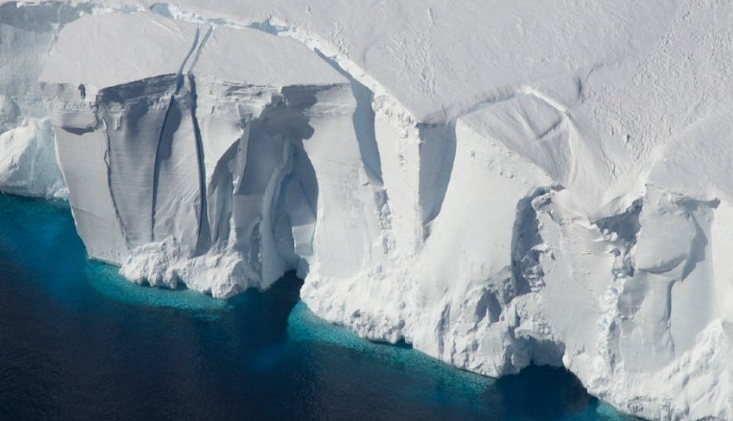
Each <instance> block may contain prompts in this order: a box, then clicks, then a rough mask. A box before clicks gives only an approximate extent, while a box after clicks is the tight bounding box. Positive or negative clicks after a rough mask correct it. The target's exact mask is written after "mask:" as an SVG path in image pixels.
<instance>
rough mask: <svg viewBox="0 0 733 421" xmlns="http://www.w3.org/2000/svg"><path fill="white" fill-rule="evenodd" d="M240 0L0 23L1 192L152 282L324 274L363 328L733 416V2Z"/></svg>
mask: <svg viewBox="0 0 733 421" xmlns="http://www.w3.org/2000/svg"><path fill="white" fill-rule="evenodd" d="M237 3H238V2H236V1H234V0H232V1H224V2H201V1H194V0H183V1H181V2H178V3H176V5H172V4H167V3H150V2H148V1H144V0H129V1H128V0H109V1H107V2H104V3H94V4H83V3H63V2H47V3H40V4H35V3H34V4H23V3H14V2H5V3H3V4H2V5H0V31H2V32H0V34H2V35H3V37H2V39H12V40H13V42H7V41H6V42H3V43H0V48H2V51H1V53H2V57H3V58H4V59H3V60H8V61H7V62H6V61H4V62H3V63H8V64H4V65H3V66H0V90H1V91H0V95H2V101H0V103H1V104H2V107H0V108H1V109H2V118H0V131H3V133H2V134H0V151H1V152H0V185H1V186H2V189H3V190H5V191H9V192H12V193H17V194H21V193H27V194H29V195H36V196H58V197H64V196H66V195H67V194H68V198H69V201H70V203H71V207H72V210H73V213H74V217H75V220H76V224H77V227H78V231H79V234H80V235H81V237H82V239H83V240H84V242H85V245H86V248H87V252H88V253H89V255H90V256H91V257H93V258H96V259H99V260H103V261H107V262H111V263H116V264H119V265H121V266H122V273H123V274H124V275H125V276H126V277H128V278H129V279H131V280H133V281H136V282H149V283H151V284H153V285H163V286H168V287H176V286H178V285H180V284H182V285H185V286H186V287H187V288H190V289H193V290H197V291H202V292H205V293H209V294H211V295H213V296H215V297H229V296H232V295H234V294H236V293H239V292H241V291H244V290H245V289H246V288H249V287H255V288H259V289H266V288H268V287H269V286H270V285H271V284H272V283H273V282H274V281H275V280H277V279H278V278H279V277H280V276H281V275H282V274H283V273H285V272H286V271H289V270H297V271H298V273H299V275H300V276H303V277H305V283H304V286H303V289H302V292H301V295H302V298H303V300H304V302H305V303H306V304H307V305H308V307H309V308H310V309H312V311H313V312H314V313H315V314H316V315H318V316H319V317H322V318H324V319H326V320H328V321H332V322H337V323H340V324H343V325H346V326H348V327H349V328H350V329H351V330H353V331H354V332H356V333H358V334H359V335H361V336H363V337H366V338H369V339H373V340H378V341H388V342H393V343H397V342H401V341H404V342H405V343H408V344H410V345H411V346H413V347H414V348H415V349H416V350H419V351H422V352H424V353H426V354H428V355H430V356H433V357H436V358H438V359H441V360H443V361H445V362H448V363H450V364H453V365H455V366H457V367H460V368H463V369H466V370H469V371H474V372H477V373H481V374H488V375H492V376H499V375H503V374H509V373H516V372H518V371H519V370H520V369H521V368H523V367H526V366H527V365H528V364H530V362H532V361H534V362H536V363H539V364H551V365H557V366H560V365H562V366H564V367H566V368H568V369H569V370H570V371H572V372H573V373H574V374H576V375H577V376H578V377H579V378H580V379H581V381H582V382H583V384H584V385H585V386H586V387H587V388H588V390H589V391H590V392H591V393H592V394H594V395H597V396H599V397H600V398H601V399H603V400H605V401H607V402H610V403H612V404H613V405H615V406H616V407H618V408H620V409H621V410H623V411H625V412H628V413H631V414H635V415H638V416H643V417H646V418H651V419H660V420H661V419H665V420H666V419H671V420H678V419H692V420H703V419H706V420H709V419H714V420H729V419H732V418H733V389H731V369H732V368H733V356H732V355H731V353H732V350H733V345H732V344H731V335H732V334H733V329H731V321H732V320H733V313H732V312H733V302H731V300H733V288H732V287H733V263H731V259H730V258H729V254H730V253H731V252H732V251H733V206H731V199H732V198H733V184H731V183H730V182H729V175H730V174H731V172H732V171H733V164H732V163H731V160H730V157H731V156H733V155H731V152H733V151H731V142H730V139H729V136H730V133H731V132H732V130H731V128H733V127H732V126H733V124H732V123H733V116H731V114H730V113H729V112H727V110H729V109H730V108H731V105H733V100H731V98H733V96H732V95H731V94H733V75H731V69H733V65H731V57H733V54H732V53H733V51H731V50H733V45H732V44H731V43H730V37H731V31H733V29H731V28H733V4H731V3H725V2H724V3H709V2H693V1H689V0H673V1H667V0H664V1H663V0H652V1H647V2H644V4H643V5H641V6H640V5H639V4H637V2H632V1H631V0H619V1H616V2H607V3H598V4H596V3H592V4H591V3H587V2H557V1H549V0H545V1H539V2H532V4H531V5H530V4H528V3H526V2H523V1H519V2H517V1H509V0H502V1H500V2H498V3H497V2H491V3H486V2H478V1H476V2H474V1H471V2H466V3H464V4H462V5H461V7H456V6H455V5H453V4H450V3H446V2H440V1H437V0H429V1H427V2H425V1H417V0H407V1H406V2H391V3H383V4H380V6H379V8H377V9H370V7H371V3H364V4H358V5H353V4H346V3H344V4H331V3H330V2H323V1H312V2H309V3H308V4H307V6H305V7H304V6H303V4H302V3H301V2H296V1H294V0H279V1H277V2H276V3H275V4H273V3H272V2H269V1H267V2H266V1H260V0H256V1H252V2H248V4H247V7H241V5H239V4H237ZM133 27H134V28H136V30H135V31H134V33H133V34H130V31H129V28H133ZM90 34H94V35H93V36H90ZM6 57H7V59H5V58H6ZM53 158H55V159H53ZM57 163H58V166H57V165H56V164H57ZM3 180H4V181H3Z"/></svg>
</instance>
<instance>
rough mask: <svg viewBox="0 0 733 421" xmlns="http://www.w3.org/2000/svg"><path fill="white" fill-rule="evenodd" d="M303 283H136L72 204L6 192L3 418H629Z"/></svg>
mask: <svg viewBox="0 0 733 421" xmlns="http://www.w3.org/2000/svg"><path fill="white" fill-rule="evenodd" d="M299 287H300V281H299V280H298V279H296V278H294V277H286V278H284V279H283V280H281V281H280V282H278V284H276V286H275V287H274V288H273V289H271V290H270V291H268V292H267V293H264V294H262V293H257V292H249V293H246V294H243V295H242V296H239V297H237V298H236V299H234V300H231V301H229V302H222V301H218V300H213V299H211V298H208V297H205V296H203V295H200V294H197V293H194V292H191V291H164V290H157V289H152V288H145V287H139V286H135V285H132V284H129V283H128V282H126V281H124V280H123V279H121V278H120V277H119V276H118V275H117V272H116V269H115V268H111V267H109V266H106V265H102V264H98V263H94V262H89V261H87V260H86V258H85V251H84V246H83V244H82V243H81V240H80V239H79V238H78V236H77V235H76V232H75V229H74V223H73V220H72V218H71V215H70V212H69V210H68V208H67V207H66V205H64V204H56V205H49V204H47V203H44V202H40V201H35V200H27V199H18V198H13V197H8V196H2V195H0V420H2V421H5V420H8V421H11V420H12V421H16V420H17V421H20V420H83V421H87V420H126V421H127V420H146V421H147V420H421V421H428V420H557V421H559V420H568V421H570V420H576V421H581V420H582V421H592V420H603V421H618V420H629V419H628V418H624V417H621V416H620V415H618V414H617V413H616V412H615V411H614V410H612V409H611V408H610V407H608V406H607V405H604V404H600V403H599V402H598V401H597V400H595V399H593V398H591V397H590V396H588V395H587V394H586V393H585V390H584V389H583V388H582V386H581V385H580V384H579V383H578V382H577V380H575V379H574V378H573V377H572V376H571V375H570V374H568V373H566V372H564V371H562V370H558V369H549V368H530V369H528V370H525V371H524V372H522V374H520V375H517V376H510V377H506V378H504V379H501V380H499V381H495V380H492V379H488V378H485V377H481V376H476V375H473V374H469V373H465V372H462V371H458V370H455V369H452V368H450V367H448V366H446V365H443V364H441V363H438V362H436V361H434V360H432V359H430V358H428V357H425V356H423V355H421V354H420V353H418V352H416V351H413V350H411V349H407V348H400V347H392V346H385V345H377V344H372V343H369V342H367V341H364V340H361V339H359V338H357V337H355V336H354V335H352V334H351V333H349V332H348V331H346V330H345V329H343V328H340V327H336V326H332V325H329V324H327V323H324V322H322V321H320V320H318V319H317V318H316V317H314V316H313V315H312V314H311V313H310V312H309V310H308V309H307V308H306V307H305V305H303V304H302V303H299V301H298V289H299Z"/></svg>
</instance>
